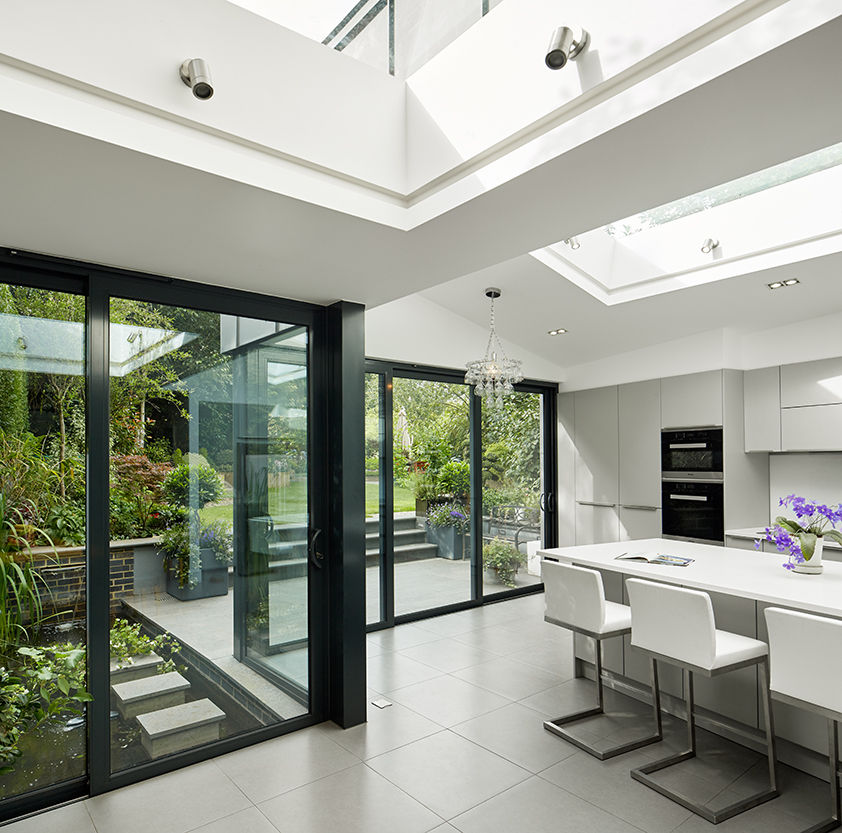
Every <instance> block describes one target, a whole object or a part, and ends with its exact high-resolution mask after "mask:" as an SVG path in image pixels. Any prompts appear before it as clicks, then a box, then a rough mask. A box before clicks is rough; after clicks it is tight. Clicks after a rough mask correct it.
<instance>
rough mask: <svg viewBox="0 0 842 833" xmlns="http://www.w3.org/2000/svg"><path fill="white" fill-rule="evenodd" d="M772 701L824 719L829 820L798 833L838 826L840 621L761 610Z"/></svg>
mask: <svg viewBox="0 0 842 833" xmlns="http://www.w3.org/2000/svg"><path fill="white" fill-rule="evenodd" d="M765 613H766V626H767V628H768V630H769V658H770V660H771V671H772V679H771V690H772V697H773V699H775V700H780V701H781V702H782V703H789V704H790V705H792V706H798V707H799V708H802V709H807V710H808V711H812V712H817V713H818V714H822V715H824V716H825V717H826V718H827V735H828V737H827V740H828V744H827V745H828V763H829V765H830V806H831V815H830V818H829V819H827V820H826V821H822V822H819V823H818V824H816V825H814V826H813V827H810V828H809V829H808V830H806V831H804V833H824V831H826V830H833V829H835V828H837V827H839V826H840V824H842V803H840V797H839V734H838V728H837V724H838V721H840V720H842V663H840V657H842V622H840V621H838V620H836V619H828V618H827V617H825V616H813V615H812V614H809V613H799V612H796V611H794V610H782V609H781V608H779V607H769V608H766V611H765Z"/></svg>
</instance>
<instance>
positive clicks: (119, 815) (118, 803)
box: [87, 761, 249, 833]
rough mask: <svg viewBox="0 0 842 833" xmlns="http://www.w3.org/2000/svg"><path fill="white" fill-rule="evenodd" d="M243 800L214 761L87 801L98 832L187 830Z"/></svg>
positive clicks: (239, 806) (241, 804) (224, 813)
mask: <svg viewBox="0 0 842 833" xmlns="http://www.w3.org/2000/svg"><path fill="white" fill-rule="evenodd" d="M248 806H249V800H248V799H247V798H246V796H245V795H244V794H243V793H242V792H241V790H239V789H238V788H237V786H236V785H235V784H234V782H233V781H232V780H231V779H230V778H228V776H227V775H225V773H223V772H222V770H221V769H220V768H219V767H218V766H217V764H216V762H215V761H205V762H204V763H201V764H195V765H194V766H190V767H186V768H185V769H179V770H178V771H176V772H171V773H169V774H167V775H159V776H158V777H157V778H151V779H150V780H148V781H141V782H140V783H138V784H132V785H131V786H129V787H123V788H122V789H120V790H115V791H114V792H110V793H105V794H104V795H98V796H96V798H91V799H88V801H87V808H88V812H89V813H90V814H91V818H92V819H93V822H94V826H95V827H96V830H97V833H149V831H152V830H154V831H155V833H187V831H188V830H195V829H196V828H197V827H201V826H202V825H203V824H207V823H208V822H211V821H216V820H217V819H221V818H224V817H225V816H230V815H231V814H232V813H236V812H237V811H238V810H244V809H246V808H247V807H248Z"/></svg>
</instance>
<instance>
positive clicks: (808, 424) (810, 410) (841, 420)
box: [781, 368, 842, 451]
mask: <svg viewBox="0 0 842 833" xmlns="http://www.w3.org/2000/svg"><path fill="white" fill-rule="evenodd" d="M782 369H783V368H782ZM781 445H782V448H783V450H784V451H842V404H840V405H811V406H809V407H807V408H784V409H783V410H782V411H781Z"/></svg>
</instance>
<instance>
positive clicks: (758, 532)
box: [725, 526, 842, 555]
mask: <svg viewBox="0 0 842 833" xmlns="http://www.w3.org/2000/svg"><path fill="white" fill-rule="evenodd" d="M765 530H766V527H760V526H747V527H745V528H744V529H726V530H725V537H726V538H727V537H728V536H729V535H730V536H731V537H732V538H751V539H752V540H754V539H757V538H762V537H763V535H764V534H765ZM824 548H825V549H826V550H842V544H837V543H836V542H835V541H825V542H824ZM784 555H785V554H784Z"/></svg>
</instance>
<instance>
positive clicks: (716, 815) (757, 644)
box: [626, 578, 778, 824]
mask: <svg viewBox="0 0 842 833" xmlns="http://www.w3.org/2000/svg"><path fill="white" fill-rule="evenodd" d="M626 590H627V591H628V596H629V604H630V606H631V611H632V631H631V644H632V646H633V647H635V648H638V649H639V650H641V651H643V652H644V653H646V654H648V655H649V657H650V658H651V659H652V660H653V661H655V662H656V664H657V662H659V661H662V662H668V663H669V664H670V665H677V666H678V667H679V668H682V669H683V670H684V691H685V699H686V703H687V746H688V748H687V749H686V750H685V751H684V752H679V753H678V754H677V755H671V756H670V757H668V758H664V759H662V760H660V761H655V762H653V763H651V764H646V765H645V766H642V767H639V768H637V769H633V770H632V771H631V776H632V778H634V779H635V780H636V781H640V782H641V783H643V784H646V786H647V787H651V788H652V789H653V790H656V791H657V792H659V793H661V795H664V796H666V797H667V798H670V799H672V800H673V801H675V802H677V803H678V804H681V805H682V806H683V807H686V808H687V809H688V810H692V811H693V812H694V813H696V814H697V815H699V816H701V817H702V818H704V819H706V820H707V821H709V822H711V823H712V824H718V823H719V822H721V821H724V820H725V819H729V818H731V817H732V816H736V815H737V814H738V813H742V812H743V811H745V810H749V809H751V808H752V807H756V806H757V805H758V804H762V803H763V802H764V801H768V800H769V799H771V798H775V797H776V796H777V795H778V778H777V760H776V758H775V733H774V729H773V726H772V704H771V701H770V698H769V663H768V653H769V649H768V647H767V646H766V643H765V642H761V641H760V640H759V639H751V638H750V637H748V636H741V635H739V634H736V633H730V632H728V631H720V630H717V629H716V624H715V621H714V616H713V605H712V604H711V601H710V596H708V594H707V593H702V592H700V591H698V590H688V589H686V588H684V587H676V586H674V585H670V584H661V583H657V582H653V581H643V580H641V579H634V578H630V579H626ZM749 665H762V666H763V671H764V675H765V678H766V684H765V685H764V686H763V690H764V693H765V696H764V697H763V715H764V719H765V724H766V750H767V757H768V760H769V788H768V789H763V790H761V791H759V792H757V793H754V794H753V795H750V796H749V797H747V798H743V799H740V800H739V801H735V802H734V803H733V804H729V805H728V806H726V807H723V808H722V809H720V810H717V811H713V810H711V809H710V808H709V807H707V806H706V805H704V804H698V803H697V802H695V801H693V800H692V799H690V798H689V797H688V796H686V795H683V794H681V793H679V792H675V791H673V790H670V789H668V788H667V787H665V786H664V785H663V784H659V783H658V782H656V781H655V780H653V779H652V778H650V777H649V776H650V774H651V773H653V772H658V771H659V770H662V769H666V768H667V767H670V766H673V764H678V763H681V762H682V761H686V760H688V759H689V758H693V757H695V755H696V721H695V715H694V713H693V674H694V673H695V674H702V675H704V676H705V677H715V676H718V675H719V674H724V673H726V672H728V671H735V670H736V669H738V668H745V667H746V666H749Z"/></svg>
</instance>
